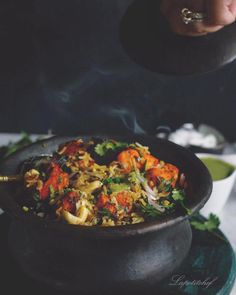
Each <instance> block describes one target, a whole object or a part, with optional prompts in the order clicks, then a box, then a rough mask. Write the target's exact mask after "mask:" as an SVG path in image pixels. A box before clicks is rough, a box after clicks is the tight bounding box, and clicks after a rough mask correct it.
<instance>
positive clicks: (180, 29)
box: [162, 0, 207, 36]
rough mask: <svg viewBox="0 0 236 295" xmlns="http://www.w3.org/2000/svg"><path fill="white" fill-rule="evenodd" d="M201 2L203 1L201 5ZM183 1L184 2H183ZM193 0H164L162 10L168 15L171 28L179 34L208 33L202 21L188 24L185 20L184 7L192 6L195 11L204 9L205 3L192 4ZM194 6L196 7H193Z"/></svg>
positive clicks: (199, 34) (198, 34) (195, 34)
mask: <svg viewBox="0 0 236 295" xmlns="http://www.w3.org/2000/svg"><path fill="white" fill-rule="evenodd" d="M200 2H201V3H202V4H201V5H200ZM181 3H182V4H181ZM191 3H192V1H191V2H190V1H188V0H187V1H180V0H177V1H175V0H171V1H169V0H167V1H163V6H162V9H163V10H162V11H163V13H164V15H165V16H166V17H167V19H168V21H169V24H170V27H171V30H172V31H173V32H175V33H177V34H179V35H185V36H201V35H205V34H206V33H207V30H206V28H205V25H204V24H203V23H201V22H197V23H190V24H188V25H186V24H185V23H184V22H183V19H182V15H181V11H182V9H183V8H184V7H190V9H192V10H194V11H203V8H202V7H204V3H203V1H199V2H198V5H196V4H195V5H191V6H190V4H191ZM193 7H194V8H193Z"/></svg>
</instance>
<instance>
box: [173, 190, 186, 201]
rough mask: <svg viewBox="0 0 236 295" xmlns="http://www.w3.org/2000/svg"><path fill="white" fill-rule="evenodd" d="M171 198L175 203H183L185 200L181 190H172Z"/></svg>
mask: <svg viewBox="0 0 236 295" xmlns="http://www.w3.org/2000/svg"><path fill="white" fill-rule="evenodd" d="M172 198H173V199H174V200H175V201H183V200H184V199H185V195H184V192H183V191H182V190H177V189H174V190H173V191H172Z"/></svg>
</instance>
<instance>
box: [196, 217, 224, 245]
mask: <svg viewBox="0 0 236 295" xmlns="http://www.w3.org/2000/svg"><path fill="white" fill-rule="evenodd" d="M190 224H191V226H192V227H193V228H194V229H196V230H200V231H207V232H209V233H211V234H213V235H214V236H216V237H217V238H219V239H220V240H222V241H224V242H226V243H228V241H227V240H226V239H225V238H224V236H222V235H221V234H219V233H217V231H216V230H217V229H218V228H219V226H220V219H219V217H218V216H216V215H215V214H213V213H211V214H210V215H209V217H208V219H205V218H204V217H202V216H201V215H200V214H199V213H198V214H196V215H194V216H192V217H191V219H190Z"/></svg>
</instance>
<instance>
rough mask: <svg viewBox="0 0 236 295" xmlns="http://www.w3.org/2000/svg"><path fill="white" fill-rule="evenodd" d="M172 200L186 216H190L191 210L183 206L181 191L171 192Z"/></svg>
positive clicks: (183, 195) (182, 192)
mask: <svg viewBox="0 0 236 295" xmlns="http://www.w3.org/2000/svg"><path fill="white" fill-rule="evenodd" d="M172 198H173V200H175V201H176V202H178V203H179V204H180V205H181V207H182V208H183V209H184V210H185V211H186V212H187V214H188V215H191V214H192V210H191V209H189V208H187V207H186V205H185V204H184V200H185V193H184V191H183V190H177V189H174V190H173V191H172Z"/></svg>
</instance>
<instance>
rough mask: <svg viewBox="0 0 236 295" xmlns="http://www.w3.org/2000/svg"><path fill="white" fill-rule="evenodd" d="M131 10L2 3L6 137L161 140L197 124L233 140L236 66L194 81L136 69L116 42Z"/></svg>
mask: <svg viewBox="0 0 236 295" xmlns="http://www.w3.org/2000/svg"><path fill="white" fill-rule="evenodd" d="M132 2H133V1H132V0H21V1H19V0H1V2H0V36H1V39H0V40H1V46H0V103H1V105H0V132H20V131H22V130H25V131H27V132H33V133H46V132H47V131H48V129H51V130H52V132H53V133H57V134H74V133H79V132H93V133H94V132H108V133H111V132H115V133H118V132H119V133H120V132H124V131H126V130H131V131H134V132H140V131H142V130H143V131H146V132H148V133H150V134H155V132H156V127H157V126H159V125H165V124H167V125H169V126H171V127H172V128H173V129H175V128H177V127H179V126H180V125H181V124H182V123H185V122H196V123H206V124H209V125H212V126H214V127H216V128H217V129H218V130H219V131H221V132H222V133H223V134H224V135H225V136H226V138H227V139H228V140H230V141H234V140H235V139H236V132H235V130H234V125H235V124H234V123H235V109H236V100H235V91H236V79H235V74H236V63H232V64H230V65H228V66H226V67H224V68H222V69H220V70H218V71H215V72H212V73H209V74H204V75H201V76H192V77H174V76H164V75H160V74H156V73H152V72H150V71H148V70H146V69H144V68H143V67H141V66H139V65H136V64H135V63H134V62H132V61H131V60H130V59H129V57H128V56H127V55H126V53H125V51H124V49H123V47H122V45H121V43H120V37H119V28H120V22H121V20H122V16H123V15H124V13H125V12H126V10H127V8H128V6H129V4H131V3H132ZM212 54H214V52H212Z"/></svg>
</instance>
